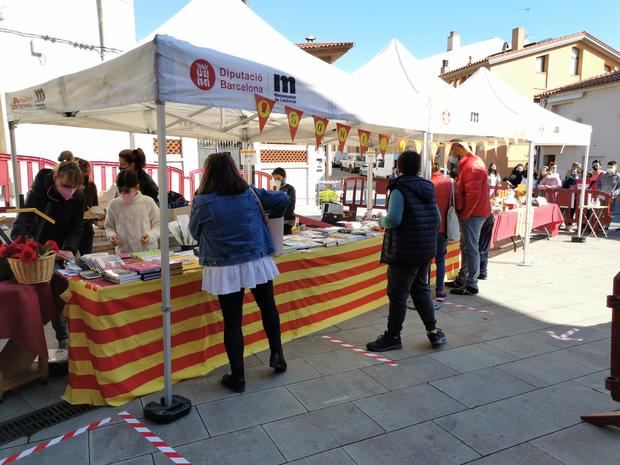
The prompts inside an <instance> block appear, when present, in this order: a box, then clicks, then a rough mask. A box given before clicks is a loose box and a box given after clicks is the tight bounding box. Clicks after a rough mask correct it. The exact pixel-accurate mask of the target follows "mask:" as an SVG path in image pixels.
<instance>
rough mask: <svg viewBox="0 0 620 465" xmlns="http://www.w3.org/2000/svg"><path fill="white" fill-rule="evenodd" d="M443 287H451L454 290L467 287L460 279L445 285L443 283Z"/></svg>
mask: <svg viewBox="0 0 620 465" xmlns="http://www.w3.org/2000/svg"><path fill="white" fill-rule="evenodd" d="M443 285H444V286H446V287H451V288H453V289H458V288H460V287H465V283H464V282H463V281H461V280H460V279H455V280H454V281H446V282H445V283H443Z"/></svg>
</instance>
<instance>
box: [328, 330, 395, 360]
mask: <svg viewBox="0 0 620 465" xmlns="http://www.w3.org/2000/svg"><path fill="white" fill-rule="evenodd" d="M321 337H322V338H323V339H325V340H327V341H331V342H335V343H336V344H338V345H340V346H341V347H344V348H345V349H349V350H352V351H353V352H357V353H358V354H362V355H365V356H366V357H370V358H373V359H375V360H376V361H377V362H381V363H383V364H384V365H389V366H391V367H397V366H398V363H396V362H394V361H393V360H390V359H389V358H385V357H384V356H383V355H380V354H376V353H374V352H368V351H367V350H364V349H360V348H359V347H355V346H354V345H353V344H347V343H346V342H344V341H341V340H340V339H335V338H333V337H331V336H321Z"/></svg>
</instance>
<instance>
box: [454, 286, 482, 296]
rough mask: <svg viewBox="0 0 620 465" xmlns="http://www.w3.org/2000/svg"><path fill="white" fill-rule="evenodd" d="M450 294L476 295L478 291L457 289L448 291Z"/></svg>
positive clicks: (469, 288) (470, 288)
mask: <svg viewBox="0 0 620 465" xmlns="http://www.w3.org/2000/svg"><path fill="white" fill-rule="evenodd" d="M450 294H455V295H476V294H478V289H476V288H475V287H469V286H467V287H458V288H456V289H452V290H451V291H450Z"/></svg>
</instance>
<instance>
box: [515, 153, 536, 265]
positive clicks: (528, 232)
mask: <svg viewBox="0 0 620 465" xmlns="http://www.w3.org/2000/svg"><path fill="white" fill-rule="evenodd" d="M535 150H536V149H535V147H534V143H533V142H530V154H529V159H528V163H527V197H526V199H527V200H526V201H527V205H526V207H525V238H524V242H523V261H522V262H521V263H519V265H521V266H531V265H532V262H531V260H530V240H531V237H532V224H533V222H534V221H533V220H534V209H533V207H532V197H533V192H534V179H533V178H534V153H535Z"/></svg>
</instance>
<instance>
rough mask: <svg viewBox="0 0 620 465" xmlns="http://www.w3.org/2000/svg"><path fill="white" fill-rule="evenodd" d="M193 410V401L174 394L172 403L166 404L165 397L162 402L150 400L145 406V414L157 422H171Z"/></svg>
mask: <svg viewBox="0 0 620 465" xmlns="http://www.w3.org/2000/svg"><path fill="white" fill-rule="evenodd" d="M191 410H192V401H191V400H189V399H186V398H185V397H183V396H176V395H174V396H172V404H171V405H169V406H166V405H165V402H164V398H163V397H162V398H161V402H149V403H148V404H146V406H145V407H144V416H145V417H146V418H148V419H149V420H151V421H154V422H155V423H170V422H173V421H175V420H178V419H179V418H183V417H184V416H185V415H187V414H189V412H190V411H191Z"/></svg>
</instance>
